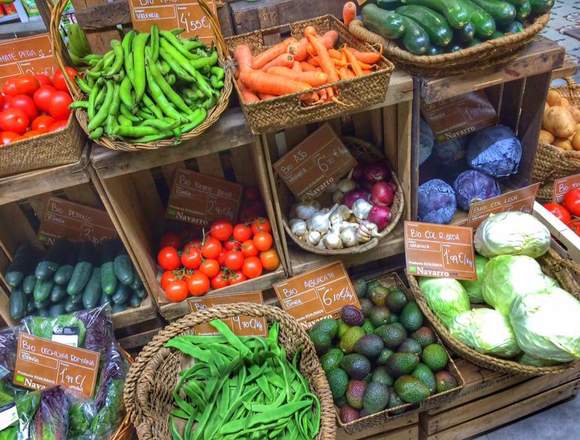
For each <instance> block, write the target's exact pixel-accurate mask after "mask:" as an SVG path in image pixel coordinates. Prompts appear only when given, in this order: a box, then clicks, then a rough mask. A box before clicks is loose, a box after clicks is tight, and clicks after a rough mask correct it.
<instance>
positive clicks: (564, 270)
mask: <svg viewBox="0 0 580 440" xmlns="http://www.w3.org/2000/svg"><path fill="white" fill-rule="evenodd" d="M538 262H539V263H540V265H541V266H542V271H543V272H544V273H546V274H547V275H549V276H552V277H554V278H556V279H557V280H558V281H559V283H560V285H561V286H562V287H563V288H564V289H565V290H567V291H568V292H570V293H571V294H573V295H574V296H575V297H576V298H579V297H580V285H579V284H578V283H579V280H580V266H579V265H578V264H576V263H574V262H573V261H572V260H565V259H564V258H562V257H561V256H560V255H558V254H557V253H556V252H555V251H554V250H552V249H550V250H549V251H548V253H547V254H545V255H544V256H543V257H541V258H539V259H538ZM407 278H408V280H409V285H410V286H411V292H412V293H413V295H414V296H415V299H416V300H417V304H418V305H419V307H420V308H421V311H422V312H423V314H424V315H425V316H426V317H427V319H428V320H429V321H430V322H431V324H432V325H433V327H434V328H435V330H436V331H437V333H439V336H440V337H441V339H443V341H444V342H445V344H446V345H447V346H448V347H449V348H451V349H452V350H453V351H454V352H455V353H457V354H458V355H459V356H461V357H463V358H465V359H467V360H468V361H469V362H472V363H474V364H476V365H479V366H480V367H483V368H487V369H488V370H495V371H500V372H502V373H507V374H520V375H525V376H540V375H544V374H558V373H561V372H563V371H565V370H568V369H571V368H578V366H579V365H580V361H579V362H570V363H567V364H562V365H558V366H553V367H534V366H530V365H524V364H520V363H519V362H515V361H512V360H508V359H500V358H497V357H494V356H488V355H485V354H481V353H479V352H477V351H475V350H473V349H472V348H470V347H468V346H467V345H465V344H464V343H462V342H460V341H459V340H457V339H455V338H454V337H453V336H451V334H450V333H449V330H448V329H447V327H446V326H445V325H444V324H443V323H442V322H441V321H440V320H439V318H437V317H436V316H435V314H434V313H433V312H432V311H431V309H430V308H429V305H428V304H427V302H426V300H425V297H424V296H423V294H422V293H421V289H420V288H419V284H418V282H417V279H416V278H415V277H414V276H413V275H410V274H409V273H407Z"/></svg>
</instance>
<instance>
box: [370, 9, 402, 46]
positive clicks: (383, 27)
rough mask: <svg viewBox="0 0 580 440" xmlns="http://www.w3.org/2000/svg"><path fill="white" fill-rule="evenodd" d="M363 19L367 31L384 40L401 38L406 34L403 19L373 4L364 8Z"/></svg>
mask: <svg viewBox="0 0 580 440" xmlns="http://www.w3.org/2000/svg"><path fill="white" fill-rule="evenodd" d="M362 17H363V23H364V24H365V26H366V27H367V29H369V30H371V31H372V32H375V33H377V34H379V35H380V36H382V37H384V38H387V39H395V38H399V37H401V36H402V35H403V33H404V32H405V28H404V26H403V17H401V16H400V15H399V14H397V13H395V12H390V11H385V10H384V9H381V8H379V7H377V5H373V4H372V3H371V4H369V5H365V6H364V7H363V8H362Z"/></svg>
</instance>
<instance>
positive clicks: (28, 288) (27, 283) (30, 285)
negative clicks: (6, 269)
mask: <svg viewBox="0 0 580 440" xmlns="http://www.w3.org/2000/svg"><path fill="white" fill-rule="evenodd" d="M35 284H36V277H35V276H34V275H27V276H26V277H25V278H24V281H22V291H23V292H24V293H26V294H27V295H30V294H31V293H32V292H33V291H34V286H35Z"/></svg>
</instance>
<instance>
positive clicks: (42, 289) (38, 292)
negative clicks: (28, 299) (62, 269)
mask: <svg viewBox="0 0 580 440" xmlns="http://www.w3.org/2000/svg"><path fill="white" fill-rule="evenodd" d="M53 286H54V281H52V279H50V280H38V281H37V282H36V284H35V285H34V292H33V293H32V294H33V295H34V302H36V303H41V302H44V301H46V300H49V301H50V292H52V288H53Z"/></svg>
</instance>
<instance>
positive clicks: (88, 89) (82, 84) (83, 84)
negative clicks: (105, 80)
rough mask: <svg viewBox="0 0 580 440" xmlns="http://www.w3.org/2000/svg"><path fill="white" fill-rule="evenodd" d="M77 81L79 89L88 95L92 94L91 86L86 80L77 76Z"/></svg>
mask: <svg viewBox="0 0 580 440" xmlns="http://www.w3.org/2000/svg"><path fill="white" fill-rule="evenodd" d="M76 81H77V85H78V86H79V89H81V92H83V93H85V94H87V95H88V94H89V93H91V86H89V85H88V84H87V82H86V81H85V80H84V79H82V78H81V77H80V76H77V77H76Z"/></svg>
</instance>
